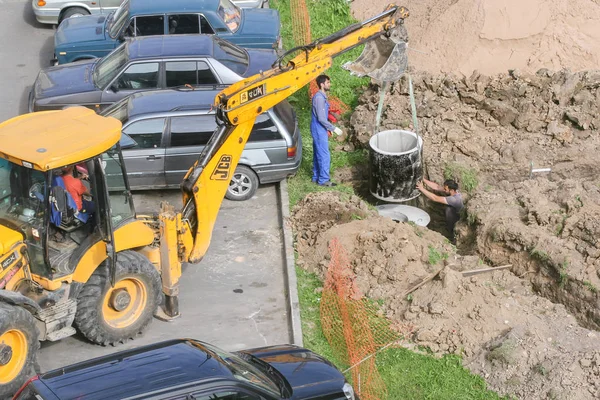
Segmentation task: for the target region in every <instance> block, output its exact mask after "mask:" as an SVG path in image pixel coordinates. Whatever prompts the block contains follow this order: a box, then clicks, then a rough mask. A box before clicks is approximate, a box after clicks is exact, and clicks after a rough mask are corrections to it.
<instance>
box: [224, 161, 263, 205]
mask: <svg viewBox="0 0 600 400" xmlns="http://www.w3.org/2000/svg"><path fill="white" fill-rule="evenodd" d="M258 184H259V182H258V176H256V174H255V173H254V171H252V170H251V169H250V168H248V167H246V166H245V165H238V166H237V168H236V169H235V172H234V173H233V177H232V178H231V181H230V182H229V187H228V188H227V193H225V197H226V198H227V199H228V200H233V201H244V200H248V199H249V198H251V197H252V196H254V194H255V193H256V190H258Z"/></svg>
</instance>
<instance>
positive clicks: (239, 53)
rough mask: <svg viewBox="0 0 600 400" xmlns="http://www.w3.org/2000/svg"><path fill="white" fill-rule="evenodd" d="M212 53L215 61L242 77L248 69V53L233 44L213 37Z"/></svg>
mask: <svg viewBox="0 0 600 400" xmlns="http://www.w3.org/2000/svg"><path fill="white" fill-rule="evenodd" d="M213 53H214V54H213V55H214V57H215V59H217V60H218V61H219V62H221V64H223V65H225V66H226V67H227V68H229V69H230V70H232V71H233V72H235V73H236V74H238V75H244V73H245V72H246V70H247V69H248V64H249V62H250V57H249V56H248V52H247V51H246V50H244V49H242V48H241V47H238V46H236V45H235V44H233V43H230V42H228V41H226V40H223V39H219V38H217V37H216V36H215V37H214V51H213Z"/></svg>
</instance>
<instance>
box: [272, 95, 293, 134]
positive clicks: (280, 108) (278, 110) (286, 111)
mask: <svg viewBox="0 0 600 400" xmlns="http://www.w3.org/2000/svg"><path fill="white" fill-rule="evenodd" d="M273 111H274V112H275V115H276V116H277V118H279V119H280V120H281V122H282V123H283V125H284V126H285V128H286V129H287V131H288V132H289V134H290V136H292V137H293V136H294V131H295V129H296V115H295V114H294V109H293V108H292V106H291V105H290V103H289V102H288V101H287V100H283V101H282V102H280V103H279V104H277V105H276V106H275V107H273Z"/></svg>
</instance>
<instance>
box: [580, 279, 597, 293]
mask: <svg viewBox="0 0 600 400" xmlns="http://www.w3.org/2000/svg"><path fill="white" fill-rule="evenodd" d="M583 286H585V287H586V288H588V290H589V291H590V292H592V293H598V288H597V287H596V286H594V284H593V283H592V282H590V281H583Z"/></svg>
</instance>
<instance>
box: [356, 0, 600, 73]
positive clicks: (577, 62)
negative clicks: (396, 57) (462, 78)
mask: <svg viewBox="0 0 600 400" xmlns="http://www.w3.org/2000/svg"><path fill="white" fill-rule="evenodd" d="M388 3H389V2H388V1H387V0H354V1H352V2H351V3H350V8H351V10H352V12H353V14H354V16H355V17H356V18H357V19H359V20H365V19H367V18H369V17H372V16H374V15H376V14H378V13H380V12H381V11H383V9H384V7H385V6H386V5H387V4H388ZM398 4H399V5H404V6H406V7H407V8H408V9H409V10H410V14H411V15H410V17H409V18H408V19H407V21H406V24H407V28H408V32H409V34H410V42H409V47H410V48H413V49H414V50H415V51H411V52H409V64H410V66H412V67H414V68H415V69H416V70H419V71H430V72H440V71H443V72H453V73H462V74H465V75H467V76H468V75H470V74H471V73H472V72H473V71H474V70H479V71H480V72H481V73H484V74H495V73H500V72H507V71H508V70H509V69H521V70H523V71H529V72H535V71H537V70H538V69H540V68H551V69H554V70H558V69H562V68H568V69H570V70H572V71H581V70H586V69H592V68H597V67H598V65H599V64H600V4H599V2H597V1H595V0H569V1H567V0H504V1H472V0H405V1H403V2H399V3H398ZM424 53H425V54H424Z"/></svg>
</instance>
